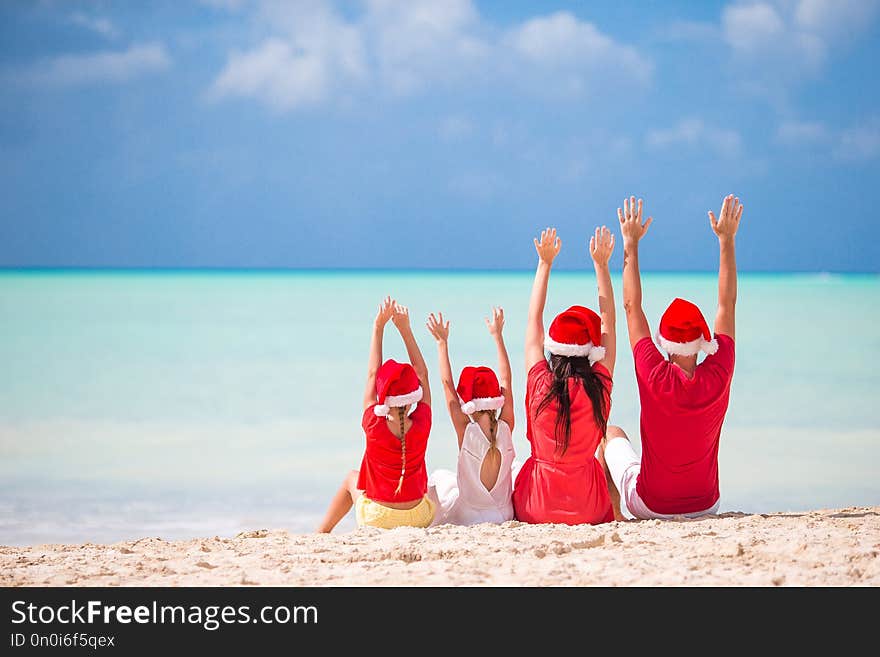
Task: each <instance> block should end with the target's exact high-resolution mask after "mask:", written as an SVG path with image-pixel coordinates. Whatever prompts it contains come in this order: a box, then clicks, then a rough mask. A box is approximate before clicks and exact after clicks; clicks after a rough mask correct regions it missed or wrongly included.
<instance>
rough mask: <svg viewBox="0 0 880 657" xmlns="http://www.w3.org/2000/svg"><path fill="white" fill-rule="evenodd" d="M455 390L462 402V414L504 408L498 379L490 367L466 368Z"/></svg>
mask: <svg viewBox="0 0 880 657" xmlns="http://www.w3.org/2000/svg"><path fill="white" fill-rule="evenodd" d="M455 390H456V391H457V392H458V398H459V399H460V400H461V412H462V413H464V414H465V415H471V414H473V413H476V412H477V411H494V410H497V409H499V408H501V407H502V406H504V395H502V394H501V386H499V385H498V377H497V376H495V372H493V371H492V369H491V368H489V367H465V368H464V369H463V370H462V371H461V376H459V377H458V387H457V388H456V389H455Z"/></svg>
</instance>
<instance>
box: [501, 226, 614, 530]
mask: <svg viewBox="0 0 880 657" xmlns="http://www.w3.org/2000/svg"><path fill="white" fill-rule="evenodd" d="M534 242H535V249H536V250H537V252H538V269H537V272H536V273H535V282H534V285H533V286H532V296H531V300H530V302H529V317H528V324H527V326H526V369H527V370H528V379H527V382H526V437H527V438H528V440H529V443H530V445H531V450H532V453H531V456H529V458H528V459H527V460H526V462H525V463H524V464H523V466H522V468H521V469H520V471H519V474H518V475H517V478H516V483H515V485H514V491H513V507H514V512H515V513H516V518H517V520H520V521H523V522H531V523H543V522H548V523H565V524H568V525H576V524H581V523H590V524H598V523H602V522H609V521H612V520H614V517H615V516H614V513H613V511H612V506H611V499H610V496H609V487H608V480H607V479H606V472H605V463H604V461H603V460H602V456H601V450H598V452H597V448H598V447H599V444H600V443H601V442H602V440H603V438H604V436H605V430H606V428H607V424H608V414H609V412H610V411H611V378H612V375H613V373H614V360H615V356H616V349H617V345H616V341H615V333H614V324H615V321H616V320H615V312H614V292H613V290H612V288H611V275H610V273H609V271H608V259H609V258H610V257H611V252H612V251H613V250H614V237H613V235H612V234H611V231H609V230H608V229H607V228H606V227H604V226H603V227H602V228H601V229H599V228H597V229H596V232H595V235H593V237H591V238H590V256H591V257H592V259H593V263H594V267H595V271H596V279H597V282H598V286H599V312H600V313H601V317H600V316H599V315H597V314H596V313H595V312H593V311H592V310H590V309H589V308H585V307H583V306H572V307H570V308H569V309H568V310H565V311H563V312H561V313H560V314H559V315H557V317H556V318H555V319H554V320H553V323H552V324H551V325H550V330H549V335H547V336H546V337H545V334H544V319H543V315H544V304H545V302H546V299H547V283H548V281H549V279H550V269H551V267H552V266H553V260H554V259H555V258H556V256H557V255H558V254H559V250H560V249H561V247H562V241H561V240H560V239H559V238H558V237H557V236H556V229H555V228H547V229H546V230H544V231H542V232H541V239H540V241H538V240H534ZM545 349H546V351H547V352H549V360H548V358H546V357H545V356H544V351H545Z"/></svg>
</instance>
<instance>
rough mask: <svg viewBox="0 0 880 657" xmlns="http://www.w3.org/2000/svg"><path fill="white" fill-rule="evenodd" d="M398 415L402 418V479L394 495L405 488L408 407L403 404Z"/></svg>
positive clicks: (398, 410)
mask: <svg viewBox="0 0 880 657" xmlns="http://www.w3.org/2000/svg"><path fill="white" fill-rule="evenodd" d="M397 415H398V417H399V418H400V447H401V450H400V481H398V482H397V490H395V491H394V495H395V496H396V495H400V491H401V490H402V489H403V476H404V475H405V474H406V423H405V420H406V407H405V406H401V407H399V408H398V409H397Z"/></svg>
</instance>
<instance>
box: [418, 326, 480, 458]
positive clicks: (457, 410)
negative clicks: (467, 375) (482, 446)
mask: <svg viewBox="0 0 880 657" xmlns="http://www.w3.org/2000/svg"><path fill="white" fill-rule="evenodd" d="M438 315H439V319H438V317H435V316H434V313H431V314H430V315H429V316H428V321H427V326H428V331H429V332H430V333H431V335H433V336H434V339H435V340H437V356H438V358H439V360H440V380H441V381H442V382H443V393H444V394H445V395H446V408H447V410H448V411H449V418H450V419H451V420H452V426H454V427H455V433H456V435H457V436H458V448H459V449H461V442H462V440H463V439H464V430H465V428H466V427H467V425H468V422H470V420H468V416H467V415H465V414H464V413H462V412H461V401H460V400H459V398H458V392H457V391H456V389H455V379H454V378H453V376H452V365H451V364H450V362H449V320H446V321H445V322H444V321H443V313H438Z"/></svg>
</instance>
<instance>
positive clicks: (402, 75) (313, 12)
mask: <svg viewBox="0 0 880 657" xmlns="http://www.w3.org/2000/svg"><path fill="white" fill-rule="evenodd" d="M361 6H362V8H363V11H361V12H360V13H356V14H351V13H346V15H345V16H343V15H341V14H340V13H339V12H337V11H336V10H335V5H334V4H332V3H331V2H330V1H329V0H301V1H299V2H296V3H290V2H280V1H279V0H263V2H262V3H261V4H260V5H259V8H258V10H257V11H256V13H255V16H256V26H257V28H256V29H257V30H258V31H261V32H264V33H268V34H269V36H266V37H265V38H264V39H263V40H262V41H261V42H259V43H257V44H256V45H255V46H253V47H252V48H250V49H248V50H245V51H236V52H232V53H230V55H229V58H228V61H227V63H226V65H225V67H224V68H223V70H222V71H221V72H220V74H219V75H218V77H217V78H216V80H215V81H214V83H213V85H212V87H211V96H212V97H214V98H224V97H230V96H247V97H252V98H255V99H258V100H261V101H263V102H265V103H268V104H269V105H270V106H272V107H274V108H276V109H279V110H291V109H295V108H298V107H302V106H306V105H314V104H318V103H325V102H329V101H332V100H334V99H336V98H338V97H340V96H342V97H346V96H347V95H350V94H352V93H356V92H364V93H367V92H369V93H378V94H391V95H397V96H400V95H408V94H415V93H420V92H423V91H425V90H428V89H431V88H434V87H436V86H437V85H440V84H442V85H449V84H461V83H467V84H471V85H475V84H483V83H491V81H493V80H495V79H500V80H503V81H506V82H508V83H511V82H516V83H517V84H518V85H519V86H521V87H522V86H529V85H530V86H531V88H538V89H544V88H562V89H564V90H565V91H566V92H576V93H580V92H582V91H583V90H584V89H587V88H589V86H590V85H589V83H590V82H593V81H596V80H601V79H603V76H604V81H606V82H607V81H609V80H610V81H612V82H613V81H624V82H629V81H635V82H637V83H644V82H645V81H647V79H648V78H650V76H651V72H652V69H653V66H652V64H651V62H650V61H649V60H647V59H646V58H645V57H643V56H642V55H641V54H639V52H638V51H637V50H636V49H635V48H633V47H631V46H628V45H624V44H621V43H618V42H616V41H614V40H613V39H611V38H610V37H608V36H607V35H604V34H603V33H601V32H600V31H599V30H598V29H597V28H596V27H595V26H594V25H592V24H591V23H588V22H584V21H579V20H578V19H576V18H575V17H574V16H573V15H571V14H569V13H567V12H559V13H556V14H552V15H550V16H546V17H539V18H534V19H531V20H529V21H526V22H524V23H522V24H519V25H514V26H513V27H511V28H509V29H508V30H506V31H504V30H501V29H499V28H497V27H495V26H492V25H490V24H487V23H486V22H485V21H484V20H483V19H482V18H481V16H480V14H479V12H478V11H477V9H476V7H475V5H474V4H473V2H472V0H445V1H444V2H442V3H438V2H435V1H433V0H364V3H363V4H362V5H361ZM524 68H528V71H527V73H528V75H524V74H523V69H524Z"/></svg>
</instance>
